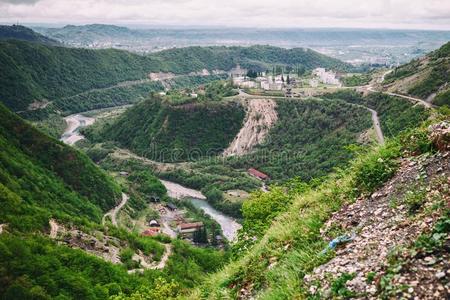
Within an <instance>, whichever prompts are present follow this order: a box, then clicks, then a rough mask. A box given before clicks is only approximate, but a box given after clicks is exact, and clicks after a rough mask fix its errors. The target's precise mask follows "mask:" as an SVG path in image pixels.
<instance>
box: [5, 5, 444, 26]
mask: <svg viewBox="0 0 450 300" xmlns="http://www.w3.org/2000/svg"><path fill="white" fill-rule="evenodd" d="M17 22H19V23H21V24H27V23H56V24H88V23H108V24H127V25H133V24H134V25H136V26H137V25H151V26H159V27H161V26H166V25H171V26H229V27H242V26H244V27H361V28H411V29H449V30H450V0H220V1H219V0H0V23H17Z"/></svg>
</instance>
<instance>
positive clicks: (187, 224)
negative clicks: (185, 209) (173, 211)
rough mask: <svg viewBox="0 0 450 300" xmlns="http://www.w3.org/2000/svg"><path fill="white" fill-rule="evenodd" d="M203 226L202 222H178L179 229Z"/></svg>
mask: <svg viewBox="0 0 450 300" xmlns="http://www.w3.org/2000/svg"><path fill="white" fill-rule="evenodd" d="M200 227H203V222H196V223H184V224H180V229H191V228H200Z"/></svg>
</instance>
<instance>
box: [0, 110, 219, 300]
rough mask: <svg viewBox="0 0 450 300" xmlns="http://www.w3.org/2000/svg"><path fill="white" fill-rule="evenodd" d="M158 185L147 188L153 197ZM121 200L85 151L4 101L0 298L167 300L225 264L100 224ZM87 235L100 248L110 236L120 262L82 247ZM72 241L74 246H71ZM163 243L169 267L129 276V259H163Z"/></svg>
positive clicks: (211, 253) (215, 256)
mask: <svg viewBox="0 0 450 300" xmlns="http://www.w3.org/2000/svg"><path fill="white" fill-rule="evenodd" d="M142 188H144V187H142ZM154 188H155V187H154V186H145V190H146V191H147V192H148V191H149V190H150V191H152V190H153V189H154ZM131 196H132V197H133V194H132V195H131ZM119 197H120V189H119V187H118V186H117V185H116V183H114V182H113V181H112V179H111V178H110V177H108V176H107V175H106V174H105V173H104V172H103V171H101V170H100V169H99V168H98V167H97V166H95V165H94V164H93V163H92V162H91V161H90V160H89V159H88V158H87V157H86V156H85V155H84V154H82V153H80V152H78V151H77V150H75V149H73V148H71V147H69V146H66V145H64V144H62V143H60V142H58V141H56V140H53V139H51V138H49V137H48V136H46V135H44V134H42V133H41V132H39V131H37V130H36V129H35V128H33V127H32V126H30V125H29V124H28V123H26V122H25V121H24V120H22V119H20V118H19V117H18V116H17V115H15V114H13V113H12V112H10V111H8V109H7V108H5V107H4V106H3V105H2V104H0V206H1V210H0V298H1V299H92V300H96V299H99V300H100V299H109V298H110V297H113V296H118V295H122V296H126V295H130V294H132V293H133V292H135V291H136V290H139V289H146V291H147V293H148V294H153V295H155V297H156V296H158V297H161V298H157V299H166V297H168V296H169V295H177V294H181V293H185V292H186V289H187V288H188V287H193V286H194V285H196V284H198V283H199V282H201V280H202V279H203V277H204V276H205V274H206V273H208V272H212V271H215V270H216V269H217V268H219V267H220V266H222V265H223V263H224V262H225V260H226V255H225V252H224V251H216V250H214V249H202V248H196V247H193V246H191V245H188V244H187V243H185V242H183V241H181V240H174V241H172V240H170V239H167V238H162V239H157V238H150V237H142V236H140V235H138V234H137V233H133V232H128V231H126V230H125V229H123V228H116V227H114V226H111V225H108V222H107V223H106V225H105V226H102V225H100V220H101V217H102V215H103V214H104V213H105V211H107V210H109V209H111V208H112V207H113V206H115V205H116V202H117V200H118V199H119ZM130 201H131V202H132V203H131V205H133V203H134V202H133V201H134V200H133V199H131V200H130ZM144 205H145V204H144ZM147 205H148V204H147ZM50 219H55V220H56V221H57V222H58V224H59V225H58V226H60V230H63V233H60V236H59V239H57V240H55V239H52V238H50V237H49V233H48V232H49V231H50V228H49V227H50V225H49V220H50ZM61 226H64V227H65V229H64V228H61ZM69 229H70V230H69ZM85 235H87V236H88V237H89V239H88V243H89V246H88V248H87V250H89V249H90V248H89V247H92V246H93V244H92V241H95V245H97V242H98V241H102V240H103V238H105V237H106V236H108V239H109V241H110V242H107V243H105V244H104V247H107V248H108V247H110V246H111V247H113V246H114V247H119V249H122V250H121V252H120V253H118V256H119V259H120V261H119V263H118V264H112V263H111V262H108V261H105V260H104V259H101V258H99V257H98V255H92V254H91V253H87V252H86V248H80V247H79V246H78V244H77V243H78V242H79V243H80V244H81V245H83V242H86V237H85ZM71 236H72V242H73V239H75V244H70V243H68V242H67V241H70V240H71ZM72 242H71V243H72ZM101 243H103V242H101ZM163 243H167V244H170V247H171V248H172V249H173V250H172V251H173V253H172V255H170V258H169V260H168V262H167V266H166V268H165V269H164V270H147V271H146V272H145V273H144V274H143V275H141V276H137V275H131V274H128V273H127V267H129V266H130V267H129V268H133V266H134V265H136V262H135V261H132V260H131V255H133V254H134V253H135V252H138V251H139V252H140V253H145V255H147V256H149V257H151V258H152V259H153V260H161V256H162V254H163V252H164V245H163ZM69 245H70V246H69ZM74 248H77V249H74ZM78 248H80V249H78ZM82 249H84V250H82ZM127 255H129V256H127ZM127 257H128V258H127ZM122 263H123V264H122ZM188 273H189V274H188ZM172 289H175V290H172Z"/></svg>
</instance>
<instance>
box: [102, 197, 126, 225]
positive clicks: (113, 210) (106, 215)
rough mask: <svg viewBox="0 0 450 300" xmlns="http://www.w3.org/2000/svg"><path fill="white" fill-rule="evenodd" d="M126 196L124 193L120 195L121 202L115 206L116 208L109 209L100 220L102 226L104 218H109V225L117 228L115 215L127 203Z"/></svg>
mask: <svg viewBox="0 0 450 300" xmlns="http://www.w3.org/2000/svg"><path fill="white" fill-rule="evenodd" d="M128 198H129V197H128V195H127V194H125V193H122V201H121V202H120V203H119V205H117V206H116V207H114V208H113V209H111V210H110V211H109V212H107V213H106V214H105V215H104V216H103V218H102V224H105V220H106V217H108V216H109V217H111V223H112V224H113V225H114V226H117V214H118V213H119V211H120V210H121V209H122V207H124V205H125V204H127V201H128Z"/></svg>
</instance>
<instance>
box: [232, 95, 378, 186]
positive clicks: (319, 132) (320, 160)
mask: <svg viewBox="0 0 450 300" xmlns="http://www.w3.org/2000/svg"><path fill="white" fill-rule="evenodd" d="M277 113H278V121H277V123H276V124H275V125H274V127H273V128H272V129H270V131H269V134H268V136H267V138H266V140H265V141H264V142H263V143H262V144H261V145H258V146H257V147H256V149H255V150H254V151H253V152H252V153H250V154H247V155H245V156H242V157H231V158H230V159H229V160H227V164H230V165H231V166H233V167H235V168H245V169H247V168H250V167H254V168H257V169H258V170H261V171H263V172H264V173H266V174H268V175H269V176H270V177H271V178H272V179H275V180H286V179H289V178H293V177H296V176H299V177H300V178H302V179H303V180H306V181H307V180H310V179H312V178H315V177H320V176H323V175H326V174H327V173H328V172H329V171H331V170H332V169H333V168H334V167H337V166H342V165H343V164H345V162H346V161H348V160H349V159H350V158H351V156H352V154H351V152H350V151H349V150H348V149H346V146H348V145H350V144H354V143H356V141H357V139H358V137H359V135H360V134H361V133H362V132H363V131H365V130H367V129H368V128H369V127H370V126H371V122H370V113H369V112H368V111H367V110H365V109H364V108H361V107H355V106H351V105H348V104H346V103H345V102H342V101H333V102H325V101H322V100H320V99H309V100H302V101H298V100H279V101H277Z"/></svg>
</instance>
